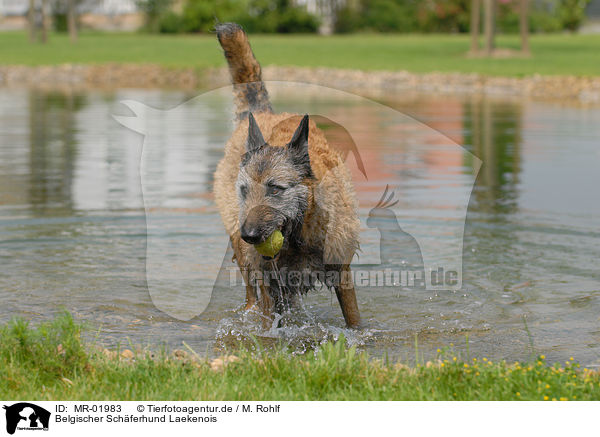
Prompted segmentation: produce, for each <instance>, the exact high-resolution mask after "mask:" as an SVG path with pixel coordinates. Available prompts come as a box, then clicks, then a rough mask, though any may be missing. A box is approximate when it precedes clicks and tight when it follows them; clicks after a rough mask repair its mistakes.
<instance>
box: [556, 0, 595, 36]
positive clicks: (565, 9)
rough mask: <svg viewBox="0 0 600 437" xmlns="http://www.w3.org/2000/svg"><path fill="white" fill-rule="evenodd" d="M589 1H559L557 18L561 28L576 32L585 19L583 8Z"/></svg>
mask: <svg viewBox="0 0 600 437" xmlns="http://www.w3.org/2000/svg"><path fill="white" fill-rule="evenodd" d="M589 2H590V0H560V2H559V6H558V11H557V12H558V16H559V18H560V21H561V23H562V25H563V27H564V28H565V29H567V30H569V31H571V32H576V31H577V29H579V27H580V26H581V24H582V23H583V20H584V18H585V8H586V6H587V5H588V3H589Z"/></svg>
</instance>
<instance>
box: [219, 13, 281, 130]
mask: <svg viewBox="0 0 600 437" xmlns="http://www.w3.org/2000/svg"><path fill="white" fill-rule="evenodd" d="M216 31H217V37H218V38H219V43H220V44H221V47H223V52H224V53H225V59H227V63H228V64H229V73H230V75H231V82H232V83H233V88H234V97H235V105H236V115H237V118H238V120H242V119H244V118H246V117H248V113H249V112H272V109H271V103H270V102H269V94H268V93H267V88H266V87H265V84H264V82H263V81H262V77H261V70H260V64H259V63H258V61H257V60H256V58H255V57H254V53H252V48H250V43H249V42H248V37H247V36H246V32H244V30H243V29H242V28H241V27H240V26H239V25H238V24H235V23H222V24H218V25H217V26H216Z"/></svg>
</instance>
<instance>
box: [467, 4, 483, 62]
mask: <svg viewBox="0 0 600 437" xmlns="http://www.w3.org/2000/svg"><path fill="white" fill-rule="evenodd" d="M480 18H481V0H472V1H471V22H470V23H469V26H470V31H471V54H477V53H478V52H479V27H480V25H479V19H480Z"/></svg>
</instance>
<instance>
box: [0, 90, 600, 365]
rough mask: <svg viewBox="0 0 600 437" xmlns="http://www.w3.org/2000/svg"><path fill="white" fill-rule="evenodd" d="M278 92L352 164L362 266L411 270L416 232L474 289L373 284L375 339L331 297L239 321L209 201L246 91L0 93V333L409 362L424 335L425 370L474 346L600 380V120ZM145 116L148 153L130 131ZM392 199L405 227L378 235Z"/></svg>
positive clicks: (280, 105)
mask: <svg viewBox="0 0 600 437" xmlns="http://www.w3.org/2000/svg"><path fill="white" fill-rule="evenodd" d="M270 88H272V96H273V101H274V106H275V108H276V109H277V110H290V111H300V112H307V113H309V114H311V116H315V118H316V119H317V120H318V121H319V123H320V125H321V126H322V127H323V128H324V129H325V131H326V132H328V137H330V138H331V140H330V141H331V142H333V143H336V144H338V146H340V147H341V149H344V150H346V152H347V157H346V161H347V164H348V166H349V167H350V169H351V172H352V175H353V177H354V181H355V187H356V191H357V198H358V200H359V204H360V211H359V212H360V215H361V220H363V227H364V229H363V230H364V232H363V234H362V235H361V240H362V241H361V249H362V250H361V258H359V259H358V260H357V261H356V264H357V265H356V266H355V270H360V269H361V266H371V267H369V268H371V269H373V267H372V266H373V265H378V264H381V265H383V266H384V267H389V266H392V267H393V265H397V264H398V263H400V264H401V260H402V258H403V253H402V251H400V250H397V251H395V249H394V248H395V247H397V246H395V245H394V242H393V241H394V236H397V235H400V233H401V232H402V233H404V234H405V235H411V236H413V237H415V238H416V240H417V241H418V242H419V246H420V248H421V251H422V255H423V261H424V263H425V267H426V268H427V267H432V268H434V269H435V268H437V267H439V266H446V267H448V266H450V269H451V270H453V269H454V270H457V271H458V272H459V280H460V281H462V285H461V286H459V287H454V288H453V287H447V288H449V289H432V287H429V288H414V287H412V288H411V287H407V286H403V285H402V284H398V285H397V286H387V287H379V286H374V285H373V284H371V283H367V284H366V285H364V286H359V287H357V294H358V301H359V306H360V309H361V313H362V317H363V320H364V327H363V329H361V330H359V331H353V330H348V329H346V328H344V325H343V319H342V317H341V313H340V310H339V307H338V305H337V301H336V299H335V296H334V295H332V294H331V293H330V292H329V291H327V290H320V291H315V292H314V293H311V294H310V295H308V296H306V297H305V298H304V299H303V301H302V304H301V306H300V307H299V308H298V309H297V310H296V312H295V314H293V315H288V316H286V318H285V320H284V321H283V323H282V325H281V327H279V328H273V329H271V330H269V331H264V330H262V329H261V328H260V325H259V324H257V323H256V321H255V320H254V319H253V317H252V315H248V314H244V313H243V311H242V307H243V297H244V290H243V286H242V285H241V284H239V283H236V284H233V285H232V282H231V278H232V276H231V274H230V271H233V272H235V270H232V269H231V267H232V266H233V264H231V263H230V262H229V259H230V258H229V259H228V258H227V256H226V250H227V244H228V241H227V238H226V237H225V235H224V232H223V227H222V224H221V221H220V217H219V215H218V212H217V211H216V208H215V206H214V203H213V200H212V197H211V194H210V193H211V187H212V174H213V172H214V169H215V167H216V165H217V163H218V161H219V159H220V158H221V156H222V154H223V143H224V141H225V140H226V139H227V137H228V135H229V133H230V132H231V130H232V122H231V115H230V114H231V110H232V108H231V107H232V103H231V100H232V99H231V95H230V91H229V90H220V91H215V92H212V93H209V94H206V95H201V96H199V97H197V96H195V95H190V94H186V93H184V92H179V91H164V90H152V91H149V90H118V91H111V92H108V91H86V92H79V91H40V90H32V89H0V321H2V322H5V321H7V320H9V319H10V318H12V317H14V316H21V317H24V318H27V319H30V320H32V321H34V322H37V321H40V320H45V319H48V318H50V317H52V316H53V315H54V314H56V313H57V312H58V311H61V310H62V309H66V310H68V311H70V312H71V313H72V314H73V315H74V316H75V317H76V318H77V319H78V320H82V321H87V322H89V324H90V326H91V327H93V328H94V331H93V332H91V333H90V334H89V335H90V336H94V337H97V339H98V341H99V342H101V343H102V344H104V345H105V346H108V347H114V346H115V345H117V344H121V345H128V344H129V343H130V342H131V343H133V344H136V345H149V346H151V347H159V345H163V344H166V345H167V346H168V347H169V348H181V347H182V344H183V342H185V343H186V344H188V345H190V346H191V347H193V348H194V349H196V350H197V351H199V352H201V353H205V352H208V353H209V354H215V353H218V352H219V351H220V350H221V349H222V348H224V347H227V346H229V345H231V344H234V343H235V342H236V341H237V340H244V339H248V338H250V336H251V335H252V336H257V337H259V338H263V339H264V340H265V341H266V342H276V341H283V342H285V343H288V344H290V346H291V347H292V349H293V350H295V351H297V352H299V353H302V352H304V351H305V350H306V348H307V347H308V346H309V345H312V344H315V343H318V342H321V341H323V340H326V339H330V338H337V337H338V336H339V335H340V334H342V333H343V334H344V335H345V336H346V338H347V339H348V341H349V342H350V343H352V344H357V345H358V346H359V347H360V348H363V349H365V350H368V351H369V352H370V353H372V354H374V355H382V354H384V353H387V354H388V355H389V356H392V357H396V358H400V359H403V360H413V359H414V358H415V354H416V350H415V339H416V342H417V343H418V354H419V356H423V357H424V358H425V359H427V358H429V357H431V356H433V355H434V354H435V351H436V349H437V348H440V347H444V346H448V347H452V348H454V349H455V350H457V351H458V352H462V353H466V349H467V347H466V343H467V338H468V350H469V353H470V354H471V355H472V356H479V357H482V356H485V357H489V358H492V359H501V358H504V359H507V360H520V359H528V358H529V357H531V355H532V354H541V353H543V354H545V355H546V356H547V357H548V359H549V360H551V361H554V360H560V361H564V360H565V359H568V358H569V357H571V356H573V357H575V359H576V360H578V361H580V362H581V363H583V364H585V365H588V366H598V365H600V171H599V169H600V108H598V107H582V106H578V105H574V104H566V103H565V104H557V103H542V102H532V101H528V100H515V99H509V98H500V97H495V98H492V97H488V98H482V97H472V98H459V97H448V96H432V95H405V96H397V97H394V98H389V99H379V100H378V102H379V103H374V102H372V101H369V100H367V99H362V98H359V97H356V96H351V95H349V94H348V95H347V94H344V93H339V92H336V91H334V90H329V91H327V90H320V89H319V88H315V87H308V88H305V87H302V86H299V87H296V88H295V87H293V86H291V87H289V86H288V87H286V86H280V85H277V84H273V85H272V86H271V87H270ZM190 99H191V100H190ZM121 101H133V102H139V103H131V104H129V106H130V108H131V109H128V108H127V107H126V105H124V104H122V103H120V102H121ZM142 104H143V105H142ZM381 104H383V105H381ZM152 108H154V109H152ZM132 110H133V112H134V113H136V114H137V115H138V119H139V120H140V121H139V122H131V121H130V122H129V124H130V125H131V127H133V128H134V129H136V130H138V131H143V132H144V133H145V134H146V136H145V139H144V137H143V136H142V135H140V134H139V133H136V132H134V131H132V130H130V129H127V128H125V127H123V126H121V125H120V124H119V123H118V122H117V121H116V120H115V119H114V118H113V115H115V114H116V115H121V116H132V115H133V114H132V112H131V111H132ZM317 115H318V116H320V117H317ZM124 120H125V121H124ZM129 120H133V118H131V119H129ZM121 121H124V122H125V123H126V124H127V121H126V119H121ZM136 123H137V124H136ZM349 138H352V141H350V140H349ZM461 146H462V147H461ZM142 151H143V153H142ZM140 164H141V166H140ZM479 164H481V168H480V169H479ZM140 169H141V170H140ZM473 182H475V183H474V187H472V186H471V185H472V184H473ZM386 185H390V187H391V190H392V191H393V192H394V199H397V200H398V201H399V202H398V204H397V205H395V206H394V208H393V212H394V215H393V216H392V219H390V218H389V217H388V218H387V219H386V218H385V217H383V218H380V220H379V221H378V222H376V226H374V227H372V228H368V227H367V225H366V221H365V220H366V218H367V217H368V216H369V213H370V211H371V209H372V208H373V207H374V206H375V205H376V204H377V202H378V201H379V200H380V198H381V196H382V193H383V191H384V189H385V187H386ZM471 188H473V189H472V193H471ZM465 213H466V220H465ZM386 220H388V221H387V222H386ZM386 224H387V225H389V226H388V227H387V228H386V226H387V225H386ZM400 229H402V231H400ZM384 234H385V235H386V238H383V239H382V240H381V242H380V236H383V235H384ZM404 234H403V235H404ZM380 248H381V250H380ZM397 252H398V253H397ZM224 258H225V261H223V259H224ZM446 270H448V268H446ZM219 272H221V274H220V276H219V278H220V279H219V280H218V281H216V284H215V279H216V278H217V274H219ZM223 272H225V273H223ZM429 285H431V284H429ZM450 344H452V345H453V346H450Z"/></svg>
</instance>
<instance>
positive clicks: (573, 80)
mask: <svg viewBox="0 0 600 437" xmlns="http://www.w3.org/2000/svg"><path fill="white" fill-rule="evenodd" d="M228 77H229V75H228V74H227V71H226V68H214V69H194V68H179V69H174V68H167V67H162V66H160V65H155V64H98V65H71V64H64V65H56V66H37V67H30V66H17V65H9V66H6V65H5V66H0V86H5V87H18V86H29V87H31V86H33V87H43V88H55V87H57V88H63V87H75V88H101V89H102V88H171V89H185V90H192V89H212V88H218V87H221V86H226V85H228V84H229V82H228ZM263 78H264V79H265V80H279V81H293V82H308V83H315V84H319V85H323V86H330V87H333V88H337V89H341V90H345V91H352V92H356V93H360V94H365V95H369V96H374V97H377V96H389V95H390V94H392V95H393V94H400V93H404V92H407V91H411V92H421V93H425V94H449V95H469V94H478V95H494V96H521V97H530V98H533V99H541V100H569V101H579V102H582V103H600V77H577V76H539V75H535V76H529V77H522V78H519V77H494V76H485V75H481V74H476V73H467V74H464V73H425V74H420V73H410V72H407V71H359V70H345V69H333V68H305V67H278V66H267V67H265V68H263Z"/></svg>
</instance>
